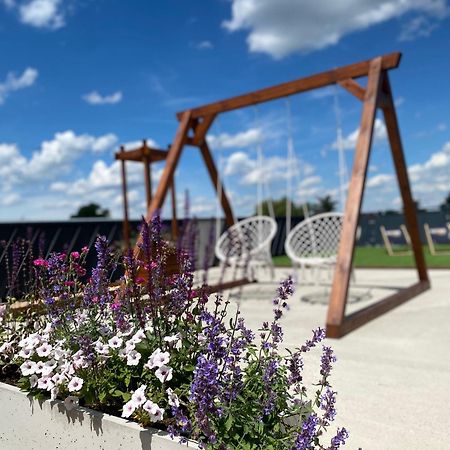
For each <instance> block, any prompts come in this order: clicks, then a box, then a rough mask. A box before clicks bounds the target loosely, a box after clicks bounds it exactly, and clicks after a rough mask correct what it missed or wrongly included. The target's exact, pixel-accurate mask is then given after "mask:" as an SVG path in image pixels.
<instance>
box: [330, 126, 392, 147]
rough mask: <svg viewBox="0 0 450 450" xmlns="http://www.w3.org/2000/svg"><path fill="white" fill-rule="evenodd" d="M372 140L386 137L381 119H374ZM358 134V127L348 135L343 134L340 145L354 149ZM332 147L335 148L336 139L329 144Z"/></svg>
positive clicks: (378, 140) (336, 145)
mask: <svg viewBox="0 0 450 450" xmlns="http://www.w3.org/2000/svg"><path fill="white" fill-rule="evenodd" d="M373 132H374V135H373V137H374V142H380V141H383V140H385V139H386V138H387V131H386V125H385V124H384V122H383V121H382V120H381V119H378V118H377V119H375V125H374V129H373ZM358 134H359V128H357V129H356V130H355V131H352V132H351V133H350V134H349V135H348V136H345V137H344V138H343V140H342V147H343V148H344V149H345V150H354V149H355V147H356V141H357V139H358ZM331 147H332V148H334V149H337V148H338V144H337V141H334V142H333V144H332V145H331Z"/></svg>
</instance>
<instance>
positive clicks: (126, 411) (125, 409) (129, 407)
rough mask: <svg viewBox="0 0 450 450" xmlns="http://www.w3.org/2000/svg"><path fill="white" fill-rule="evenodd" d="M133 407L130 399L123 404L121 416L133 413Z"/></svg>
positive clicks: (128, 415)
mask: <svg viewBox="0 0 450 450" xmlns="http://www.w3.org/2000/svg"><path fill="white" fill-rule="evenodd" d="M135 409H136V407H135V406H134V403H133V402H132V401H131V400H130V401H129V402H127V403H125V405H123V411H122V417H130V416H131V414H133V413H134V411H135Z"/></svg>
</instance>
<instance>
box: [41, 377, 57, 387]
mask: <svg viewBox="0 0 450 450" xmlns="http://www.w3.org/2000/svg"><path fill="white" fill-rule="evenodd" d="M54 387H55V383H53V381H52V379H51V377H48V376H47V377H41V378H39V380H38V388H39V389H45V390H47V391H50V390H52V389H53V388H54Z"/></svg>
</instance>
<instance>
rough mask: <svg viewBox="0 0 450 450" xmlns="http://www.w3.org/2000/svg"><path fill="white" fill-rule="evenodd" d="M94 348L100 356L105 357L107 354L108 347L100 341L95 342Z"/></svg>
mask: <svg viewBox="0 0 450 450" xmlns="http://www.w3.org/2000/svg"><path fill="white" fill-rule="evenodd" d="M94 348H95V351H96V352H97V353H99V354H100V355H107V354H108V353H109V347H108V346H107V345H106V344H104V343H103V342H102V341H97V342H96V343H95V347H94Z"/></svg>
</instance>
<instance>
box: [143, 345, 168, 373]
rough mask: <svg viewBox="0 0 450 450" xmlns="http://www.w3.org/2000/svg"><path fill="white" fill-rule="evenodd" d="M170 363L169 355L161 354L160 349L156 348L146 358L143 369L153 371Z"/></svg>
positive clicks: (166, 353)
mask: <svg viewBox="0 0 450 450" xmlns="http://www.w3.org/2000/svg"><path fill="white" fill-rule="evenodd" d="M169 361H170V354H169V353H168V352H162V351H161V349H160V348H157V349H156V350H155V351H154V352H153V353H152V354H151V355H150V358H148V362H147V364H145V367H147V368H148V369H154V368H155V367H161V366H164V365H165V364H168V363H169Z"/></svg>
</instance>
